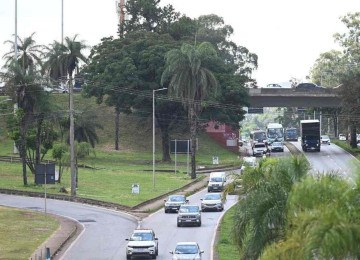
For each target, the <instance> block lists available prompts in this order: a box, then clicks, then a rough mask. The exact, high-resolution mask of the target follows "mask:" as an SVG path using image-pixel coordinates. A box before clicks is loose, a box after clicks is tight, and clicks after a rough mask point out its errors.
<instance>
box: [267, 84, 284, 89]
mask: <svg viewBox="0 0 360 260" xmlns="http://www.w3.org/2000/svg"><path fill="white" fill-rule="evenodd" d="M266 87H267V88H281V85H279V84H267V85H266Z"/></svg>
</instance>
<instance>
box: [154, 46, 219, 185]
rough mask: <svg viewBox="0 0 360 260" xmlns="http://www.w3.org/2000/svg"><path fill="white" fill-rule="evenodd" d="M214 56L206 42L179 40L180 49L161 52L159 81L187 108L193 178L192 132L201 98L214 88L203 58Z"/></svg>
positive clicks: (194, 167) (194, 164)
mask: <svg viewBox="0 0 360 260" xmlns="http://www.w3.org/2000/svg"><path fill="white" fill-rule="evenodd" d="M215 57H216V51H215V49H214V48H213V47H212V45H211V44H210V43H207V42H204V43H201V44H200V45H198V46H192V45H189V44H183V45H182V46H181V48H180V50H179V49H174V50H171V51H169V52H168V53H167V54H166V56H165V58H166V64H165V70H164V72H163V75H162V78H161V84H162V85H165V83H166V84H168V88H169V94H170V95H174V96H176V97H179V98H181V99H182V103H183V105H184V107H185V109H186V110H187V111H188V118H189V121H190V139H191V178H192V179H195V178H196V161H195V153H196V136H197V128H198V127H197V124H198V117H199V115H200V113H201V110H202V101H203V100H204V99H206V98H207V97H208V95H209V93H214V92H216V90H217V87H218V83H217V80H216V78H215V76H214V74H213V73H212V71H210V70H209V69H208V68H207V66H206V65H207V64H206V62H207V61H209V60H211V59H212V58H215Z"/></svg>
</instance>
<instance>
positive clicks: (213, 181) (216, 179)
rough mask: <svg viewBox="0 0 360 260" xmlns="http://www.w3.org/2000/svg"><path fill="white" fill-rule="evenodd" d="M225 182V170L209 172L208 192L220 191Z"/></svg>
mask: <svg viewBox="0 0 360 260" xmlns="http://www.w3.org/2000/svg"><path fill="white" fill-rule="evenodd" d="M225 182H226V173H225V172H211V173H210V177H209V184H208V192H211V191H222V190H223V189H224V186H225Z"/></svg>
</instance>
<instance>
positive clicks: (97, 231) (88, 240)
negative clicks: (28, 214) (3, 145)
mask: <svg viewBox="0 0 360 260" xmlns="http://www.w3.org/2000/svg"><path fill="white" fill-rule="evenodd" d="M206 192H207V190H206V189H205V190H202V191H200V192H198V193H196V194H194V195H192V196H190V197H188V199H189V203H191V204H199V205H200V202H201V200H200V199H201V198H202V197H203V196H204V194H205V193H206ZM236 201H237V197H236V196H231V195H229V196H228V198H227V201H226V204H225V210H224V212H225V211H226V210H227V209H228V208H229V207H230V206H232V205H233V204H235V203H236ZM0 205H5V206H11V207H17V208H25V209H32V210H39V211H44V205H45V203H44V199H43V198H30V197H21V196H10V195H2V194H0ZM47 211H48V212H49V213H53V214H57V215H62V216H66V217H70V218H73V219H75V220H77V221H79V222H80V223H82V224H83V225H84V227H85V228H84V231H83V233H82V234H81V235H80V236H79V237H78V239H77V240H76V241H75V242H74V243H73V245H72V246H71V247H70V248H69V249H68V250H67V251H66V253H65V254H64V255H63V257H62V258H61V259H64V260H67V259H94V260H95V259H96V260H97V259H99V260H103V259H125V258H126V257H125V247H126V244H127V242H126V241H125V238H128V237H129V236H130V235H131V233H132V231H133V230H134V229H135V228H136V227H137V226H138V223H137V221H136V220H135V218H133V217H131V216H129V215H126V214H122V213H120V212H116V211H112V210H107V209H102V208H99V207H94V206H89V205H83V204H78V203H72V202H64V201H56V200H49V199H48V200H47ZM222 214H223V213H222V212H203V213H202V226H201V227H181V228H178V227H177V225H176V216H177V214H165V213H164V210H163V209H161V210H159V211H157V212H155V213H154V214H152V215H150V216H149V217H148V218H146V219H144V220H143V221H142V223H140V226H141V227H144V228H152V229H154V231H155V233H156V235H157V237H158V238H159V257H158V259H171V255H170V253H169V251H173V249H174V247H175V244H176V243H177V242H180V241H196V242H198V243H199V244H200V246H201V248H202V250H205V253H204V259H211V258H210V255H211V246H212V243H213V238H214V235H215V228H216V226H217V223H218V221H219V218H220V216H221V215H222Z"/></svg>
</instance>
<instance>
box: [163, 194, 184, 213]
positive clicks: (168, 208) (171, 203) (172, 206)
mask: <svg viewBox="0 0 360 260" xmlns="http://www.w3.org/2000/svg"><path fill="white" fill-rule="evenodd" d="M164 201H165V205H164V209H165V213H168V212H172V211H178V210H179V208H180V206H181V205H184V204H186V203H188V200H187V199H186V197H185V195H170V196H169V197H168V199H167V200H164Z"/></svg>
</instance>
